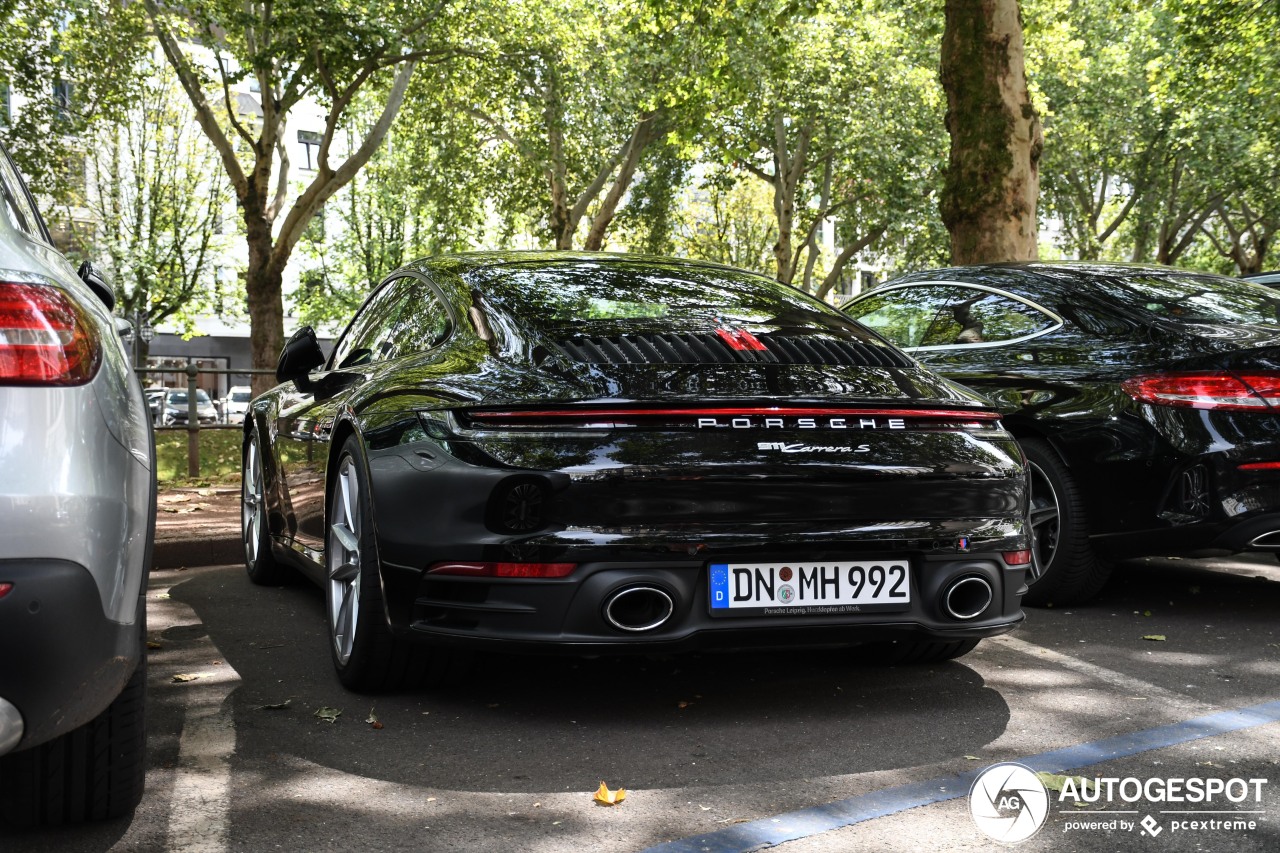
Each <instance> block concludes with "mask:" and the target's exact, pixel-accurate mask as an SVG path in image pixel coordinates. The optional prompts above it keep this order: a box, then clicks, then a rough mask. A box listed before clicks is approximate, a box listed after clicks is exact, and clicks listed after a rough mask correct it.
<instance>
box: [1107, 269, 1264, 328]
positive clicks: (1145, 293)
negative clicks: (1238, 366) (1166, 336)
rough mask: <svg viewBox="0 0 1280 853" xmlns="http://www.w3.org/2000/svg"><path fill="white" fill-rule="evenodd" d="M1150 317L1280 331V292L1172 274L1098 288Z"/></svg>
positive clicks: (1136, 277)
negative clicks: (1230, 324)
mask: <svg viewBox="0 0 1280 853" xmlns="http://www.w3.org/2000/svg"><path fill="white" fill-rule="evenodd" d="M1093 286H1095V287H1096V288H1097V289H1099V290H1102V291H1105V292H1107V293H1109V295H1111V296H1112V297H1113V298H1116V299H1119V300H1122V301H1123V302H1125V303H1126V304H1129V305H1133V306H1135V307H1137V308H1139V309H1141V310H1143V311H1146V312H1147V313H1149V314H1155V315H1157V316H1159V317H1164V318H1166V319H1170V320H1176V321H1182V322H1186V323H1197V322H1199V323H1245V324H1261V325H1272V326H1274V325H1280V292H1277V291H1275V290H1272V289H1271V288H1269V287H1263V286H1262V285H1258V284H1253V283H1251V282H1248V281H1241V280H1240V279H1234V278H1226V277H1224V276H1209V275H1193V274H1183V275H1178V274H1171V275H1151V276H1147V275H1133V276H1124V277H1118V278H1100V279H1097V280H1096V282H1095V283H1093Z"/></svg>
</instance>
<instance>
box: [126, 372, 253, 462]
mask: <svg viewBox="0 0 1280 853" xmlns="http://www.w3.org/2000/svg"><path fill="white" fill-rule="evenodd" d="M133 372H134V373H137V374H138V375H139V376H142V375H144V374H147V373H175V372H177V371H175V370H174V369H173V368H172V367H135V368H134V369H133ZM201 373H218V374H225V375H228V376H230V375H236V376H251V375H254V374H270V375H272V376H274V375H275V371H274V370H266V369H263V368H252V367H237V368H226V367H200V366H198V365H197V364H196V363H195V361H194V360H193V359H191V358H188V359H187V368H186V374H187V425H186V426H180V425H178V424H172V425H169V424H164V423H155V422H154V420H153V422H152V429H153V430H156V431H157V432H159V431H161V430H167V431H176V430H186V431H187V476H188V477H192V478H195V477H199V476H200V430H202V429H214V430H217V429H241V428H242V427H241V426H240V425H239V424H228V423H212V424H208V425H206V426H201V425H200V417H199V415H198V413H197V405H196V396H197V395H196V391H197V390H198V389H197V388H196V378H197V377H199V376H200V374H201ZM143 387H145V383H144V384H143ZM166 390H167V389H166ZM160 417H161V418H163V417H164V405H163V403H162V404H161V407H160Z"/></svg>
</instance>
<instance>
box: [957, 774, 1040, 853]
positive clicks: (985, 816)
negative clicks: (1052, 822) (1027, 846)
mask: <svg viewBox="0 0 1280 853" xmlns="http://www.w3.org/2000/svg"><path fill="white" fill-rule="evenodd" d="M969 813H970V814H972V815H973V822H974V823H975V824H977V825H978V829H980V830H982V831H983V832H984V833H986V834H987V835H988V836H990V837H991V838H993V839H995V840H996V841H1003V842H1006V843H1016V842H1018V841H1026V840H1027V839H1028V838H1030V837H1031V836H1033V835H1035V834H1036V833H1037V832H1039V831H1040V827H1042V826H1044V822H1045V820H1046V819H1047V818H1048V817H1049V791H1048V790H1047V789H1046V788H1045V786H1044V783H1043V782H1041V781H1040V779H1039V778H1038V777H1037V776H1036V774H1035V772H1034V771H1032V770H1031V769H1030V768H1028V767H1024V766H1023V765H1021V764H1012V763H1008V764H994V765H992V766H991V767H988V768H987V769H986V770H983V771H982V772H981V773H979V774H978V778H977V779H974V780H973V787H972V788H970V789H969Z"/></svg>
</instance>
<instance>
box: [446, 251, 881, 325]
mask: <svg viewBox="0 0 1280 853" xmlns="http://www.w3.org/2000/svg"><path fill="white" fill-rule="evenodd" d="M471 278H472V281H473V283H475V284H477V285H478V289H479V290H480V292H481V293H482V294H483V296H484V297H485V299H486V300H488V301H489V302H491V303H492V304H494V305H495V306H497V307H498V308H500V309H502V310H503V311H504V313H507V314H508V315H510V316H512V317H513V318H516V319H517V320H518V321H520V322H522V323H524V324H527V326H528V327H530V328H533V329H535V330H537V331H540V332H550V333H563V332H570V331H572V332H581V333H583V334H599V333H611V332H613V331H614V330H615V329H620V328H627V329H633V328H634V329H639V328H653V329H655V330H663V329H670V328H678V329H680V330H688V331H692V330H694V329H699V330H702V329H705V330H706V331H710V332H714V331H715V329H716V328H717V327H718V326H720V325H730V326H734V327H751V328H757V327H765V326H807V325H817V326H825V327H829V328H841V329H852V328H853V327H852V324H850V322H849V321H848V319H846V318H844V317H843V316H842V315H840V314H839V313H838V312H837V311H835V309H833V308H830V307H829V306H827V305H825V304H824V303H822V302H819V301H818V300H816V299H813V298H812V297H809V296H807V295H805V294H803V293H801V292H799V291H797V290H795V289H793V288H790V287H787V286H785V285H781V284H778V283H777V282H773V281H770V280H768V279H766V278H762V277H759V276H753V275H748V274H744V273H739V272H736V271H733V270H721V269H712V268H705V267H668V266H657V265H652V264H630V263H618V262H595V261H589V260H588V261H572V262H570V261H566V262H561V263H553V264H539V265H536V266H535V265H533V264H519V263H516V264H506V265H502V266H497V267H488V268H485V269H482V270H478V271H476V272H474V273H472V274H471ZM860 331H861V330H859V332H860Z"/></svg>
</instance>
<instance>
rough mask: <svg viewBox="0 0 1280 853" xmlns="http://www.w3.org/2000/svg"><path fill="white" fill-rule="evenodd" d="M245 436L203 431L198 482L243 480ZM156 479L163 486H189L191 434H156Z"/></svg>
mask: <svg viewBox="0 0 1280 853" xmlns="http://www.w3.org/2000/svg"><path fill="white" fill-rule="evenodd" d="M243 443H244V433H242V432H240V430H235V429H202V430H200V476H199V477H197V480H198V481H224V482H225V481H237V480H239V478H240V456H241V446H242V444H243ZM156 480H157V481H158V482H160V483H162V484H174V483H187V482H189V481H190V478H189V477H187V431H186V430H168V429H165V430H158V431H157V432H156Z"/></svg>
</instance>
